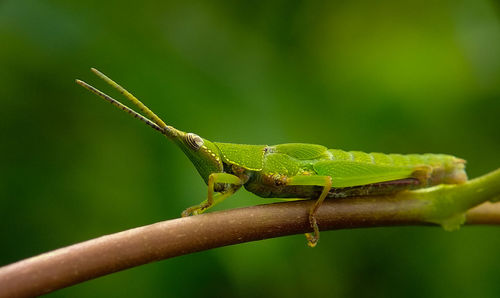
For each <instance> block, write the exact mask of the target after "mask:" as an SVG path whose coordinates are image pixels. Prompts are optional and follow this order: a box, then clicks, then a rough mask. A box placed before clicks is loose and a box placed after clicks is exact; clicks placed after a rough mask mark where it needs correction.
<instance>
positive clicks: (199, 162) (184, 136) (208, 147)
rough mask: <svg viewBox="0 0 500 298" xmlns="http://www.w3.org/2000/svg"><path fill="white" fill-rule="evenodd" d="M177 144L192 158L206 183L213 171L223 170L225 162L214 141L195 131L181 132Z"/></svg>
mask: <svg viewBox="0 0 500 298" xmlns="http://www.w3.org/2000/svg"><path fill="white" fill-rule="evenodd" d="M175 142H176V143H177V145H178V146H179V147H180V148H181V150H182V151H183V152H184V153H185V154H186V156H187V157H188V158H189V160H191V162H192V163H193V165H194V166H195V167H196V170H198V173H200V175H201V177H202V178H203V180H205V183H207V184H208V176H210V174H212V173H220V172H223V169H224V167H223V163H222V158H221V156H220V152H219V149H218V148H217V146H215V145H214V144H213V143H212V142H210V141H209V140H207V139H204V138H202V137H200V136H198V135H196V134H194V133H190V132H189V133H184V132H182V133H181V134H179V136H178V137H177V139H176V140H175Z"/></svg>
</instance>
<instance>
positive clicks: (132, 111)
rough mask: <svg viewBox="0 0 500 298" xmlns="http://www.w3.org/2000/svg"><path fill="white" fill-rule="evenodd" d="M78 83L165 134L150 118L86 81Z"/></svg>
mask: <svg viewBox="0 0 500 298" xmlns="http://www.w3.org/2000/svg"><path fill="white" fill-rule="evenodd" d="M76 83H77V84H78V85H80V86H82V87H84V88H85V89H87V90H89V91H91V92H93V93H95V94H97V95H98V96H99V97H101V98H103V99H104V100H106V101H108V102H110V103H111V104H112V105H114V106H115V107H117V108H119V109H120V110H123V111H125V112H127V113H129V114H130V115H132V116H133V117H134V118H137V119H139V120H141V121H142V122H144V123H146V124H147V125H149V126H151V127H152V128H153V129H156V130H157V131H159V132H161V133H163V134H164V133H165V129H163V128H161V127H160V126H158V125H157V124H156V123H154V122H153V121H151V120H149V119H148V118H146V117H144V116H142V115H141V114H139V113H137V112H136V111H134V110H132V109H131V108H129V107H127V106H126V105H124V104H122V103H121V102H119V101H118V100H116V99H114V98H112V97H111V96H109V95H107V94H106V93H104V92H102V91H99V90H98V89H96V88H94V87H92V86H91V85H89V84H87V83H85V82H84V81H81V80H76Z"/></svg>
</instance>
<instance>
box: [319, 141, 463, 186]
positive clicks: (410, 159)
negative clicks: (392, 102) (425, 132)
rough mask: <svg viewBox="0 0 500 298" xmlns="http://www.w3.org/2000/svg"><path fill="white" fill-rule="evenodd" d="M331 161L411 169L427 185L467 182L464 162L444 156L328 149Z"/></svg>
mask: <svg viewBox="0 0 500 298" xmlns="http://www.w3.org/2000/svg"><path fill="white" fill-rule="evenodd" d="M328 152H329V153H330V158H331V160H351V161H356V162H361V163H368V164H379V165H388V166H395V167H411V168H415V170H416V171H419V170H421V171H423V172H424V174H425V175H427V177H426V178H427V182H428V184H429V185H436V184H441V183H445V184H456V183H463V182H465V181H466V180H467V174H466V173H465V160H463V159H460V158H457V157H455V156H452V155H446V154H432V153H427V154H406V155H403V154H383V153H365V152H361V151H343V150H338V149H328Z"/></svg>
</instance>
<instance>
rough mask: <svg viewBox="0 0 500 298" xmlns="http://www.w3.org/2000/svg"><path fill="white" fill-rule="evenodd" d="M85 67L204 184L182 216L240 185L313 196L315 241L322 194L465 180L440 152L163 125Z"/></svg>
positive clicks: (263, 192)
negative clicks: (223, 135)
mask: <svg viewBox="0 0 500 298" xmlns="http://www.w3.org/2000/svg"><path fill="white" fill-rule="evenodd" d="M92 71H93V72H94V73H95V74H96V75H97V76H98V77H100V78H101V79H103V80H104V81H105V82H106V83H108V84H109V85H111V86H112V87H114V88H115V89H117V90H118V91H119V92H120V93H121V94H123V95H124V96H125V97H126V98H127V99H129V100H130V101H131V102H132V103H133V104H134V105H135V106H136V107H137V108H138V109H139V110H140V111H141V112H142V114H139V113H138V112H136V111H134V110H132V109H131V108H129V107H128V106H126V105H124V104H122V103H120V102H119V101H117V100H115V99H113V98H112V97H110V96H109V95H107V94H105V93H103V92H101V91H99V90H98V89H96V88H94V87H92V86H91V85H89V84H87V83H85V82H83V81H80V80H76V82H77V83H78V84H79V85H81V86H83V87H85V88H86V89H88V90H90V91H91V92H93V93H95V94H97V95H98V96H100V97H101V98H103V99H105V100H106V101H108V102H110V103H111V104H112V105H114V106H115V107H117V108H119V109H121V110H123V111H125V112H127V113H129V114H130V115H132V116H133V117H134V118H137V119H139V120H141V121H142V122H144V123H146V124H147V125H149V126H150V127H152V128H153V129H155V130H157V131H159V132H160V133H162V134H163V135H164V136H166V137H167V138H168V139H170V140H172V141H173V142H174V143H176V144H177V145H178V146H179V147H180V149H181V150H182V151H183V152H184V153H185V154H186V155H187V157H188V158H189V159H190V160H191V162H192V163H193V165H194V166H195V167H196V169H197V170H198V173H199V174H200V175H201V177H202V178H203V180H204V181H205V183H206V184H207V185H208V195H207V199H206V200H205V201H203V202H201V203H200V204H198V205H195V206H192V207H189V208H187V209H186V210H184V211H183V212H182V216H189V215H196V214H200V213H202V212H204V211H206V210H207V209H209V208H211V207H213V206H215V205H216V204H218V203H220V202H222V201H223V200H225V199H227V198H228V197H230V196H231V195H232V194H234V193H235V192H236V191H237V190H239V189H240V188H241V187H242V186H244V187H245V189H247V190H248V191H250V192H252V193H254V194H256V195H258V196H260V197H264V198H295V199H315V200H316V202H315V203H314V204H313V205H312V207H311V209H310V210H309V222H310V225H311V228H312V231H313V232H312V233H307V234H306V237H307V241H308V245H309V246H311V247H314V246H315V245H316V243H317V242H318V239H319V228H318V224H317V220H316V213H317V211H318V209H319V208H320V206H321V204H322V203H323V201H324V200H325V199H326V198H343V197H352V196H371V195H382V194H393V193H396V192H399V191H403V190H409V189H418V188H425V187H430V186H433V185H438V184H458V183H464V182H465V181H466V180H467V175H466V173H465V161H464V160H463V159H460V158H457V157H454V156H451V155H444V154H408V155H402V154H382V153H364V152H360V151H343V150H338V149H328V148H327V147H324V146H321V145H315V144H301V143H290V144H281V145H274V146H268V145H245V144H231V143H219V142H212V141H209V140H207V139H205V138H202V137H200V136H198V135H196V134H194V133H186V132H183V131H181V130H178V129H176V128H174V127H172V126H170V125H167V124H165V122H164V121H163V120H161V119H160V118H159V117H158V116H157V115H156V114H155V113H153V112H152V111H151V110H150V109H149V108H148V107H146V106H145V105H144V104H143V103H142V102H141V101H139V100H138V99H137V98H136V97H135V96H134V95H132V94H131V93H129V92H128V91H127V90H125V89H124V88H123V87H121V86H120V85H118V84H117V83H116V82H114V81H113V80H111V79H110V78H108V77H107V76H106V75H104V74H103V73H101V72H99V71H98V70H96V69H94V68H92Z"/></svg>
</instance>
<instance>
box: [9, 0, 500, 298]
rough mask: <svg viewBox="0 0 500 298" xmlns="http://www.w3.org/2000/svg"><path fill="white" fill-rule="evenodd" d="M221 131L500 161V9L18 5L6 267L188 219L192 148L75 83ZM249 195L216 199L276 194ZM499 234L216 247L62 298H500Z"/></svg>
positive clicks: (12, 25)
mask: <svg viewBox="0 0 500 298" xmlns="http://www.w3.org/2000/svg"><path fill="white" fill-rule="evenodd" d="M90 67H96V68H98V69H100V70H101V71H103V72H104V73H106V74H107V75H109V76H110V77H112V78H113V79H115V80H116V81H118V82H119V83H121V84H122V85H123V86H125V87H126V88H128V89H129V90H130V91H131V92H133V93H134V94H135V95H137V96H138V97H139V98H140V99H142V100H143V101H144V102H145V103H146V104H147V105H149V106H150V107H151V109H152V110H154V111H155V112H157V114H159V116H160V117H162V118H164V119H165V120H166V122H167V123H169V124H171V125H174V126H176V127H178V128H179V129H182V130H185V131H191V132H195V133H197V134H199V135H201V136H203V137H205V138H207V139H210V140H213V141H223V142H234V143H250V144H277V143H284V142H307V143H317V144H322V145H326V146H328V147H330V148H341V149H346V150H362V151H368V152H372V151H376V152H377V151H379V152H386V153H389V152H396V153H424V152H435V153H449V154H453V155H456V156H460V157H462V158H465V159H467V160H468V165H467V167H468V173H469V176H470V177H476V176H478V175H481V174H484V173H486V172H488V171H490V170H493V169H495V168H497V167H499V166H500V156H499V149H500V133H499V128H500V5H499V3H498V2H493V1H487V0H478V1H472V0H470V1H409V2H404V3H401V2H400V1H395V0H394V1H260V2H254V1H221V0H219V1H157V2H156V1H135V2H131V3H126V2H114V1H56V0H54V1H15V0H3V1H1V2H0V84H1V88H0V100H1V103H2V107H1V109H0V115H1V116H0V131H1V144H0V167H1V176H0V217H1V219H2V220H1V225H0V237H1V238H2V243H1V246H0V265H5V264H8V263H11V262H14V261H17V260H20V259H23V258H26V257H30V256H33V255H36V254H39V253H42V252H46V251H49V250H52V249H55V248H59V247H62V246H66V245H69V244H73V243H76V242H80V241H84V240H87V239H91V238H94V237H98V236H101V235H104V234H108V233H114V232H118V231H121V230H124V229H129V228H133V227H137V226H141V225H146V224H151V223H154V222H158V221H162V220H166V219H171V218H175V217H178V216H179V214H180V212H181V211H182V210H183V209H184V208H186V207H187V206H191V205H193V204H196V203H198V202H200V201H201V200H202V199H203V198H204V197H205V196H206V186H205V185H204V183H203V181H202V180H201V179H200V177H198V174H197V173H196V171H195V169H194V167H193V166H192V165H191V164H190V163H189V161H188V159H187V158H186V157H184V156H183V154H182V152H181V151H180V150H178V148H176V147H175V145H173V144H171V143H169V142H168V141H167V140H166V139H164V138H162V137H161V136H160V135H159V134H158V133H157V132H155V131H153V130H152V129H149V128H147V127H146V126H145V125H144V124H142V123H139V122H138V121H136V120H133V119H131V118H130V117H129V116H128V115H126V114H125V113H121V112H119V111H118V110H116V109H114V108H113V107H111V106H110V105H109V104H106V103H104V102H103V101H102V100H100V99H99V98H97V97H96V96H94V95H92V94H90V93H89V92H88V91H86V90H84V89H83V88H81V87H79V86H78V85H76V84H75V83H74V79H75V78H80V79H83V80H86V81H87V82H89V83H91V84H93V85H95V86H97V87H99V88H101V89H103V90H104V91H107V92H108V93H110V94H111V95H115V96H116V97H117V98H122V97H120V96H117V92H114V91H113V90H111V89H110V88H109V87H107V86H105V84H104V83H103V82H101V81H99V80H98V79H97V78H96V77H95V76H94V75H93V74H92V73H91V72H90V71H89V68H90ZM266 202H269V200H265V199H260V198H257V197H256V196H254V195H252V194H250V193H248V192H246V191H244V190H243V191H240V192H239V193H237V194H236V195H235V196H234V197H233V198H232V199H230V200H228V201H227V202H226V203H224V204H221V206H218V207H217V209H227V208H234V207H238V206H248V205H253V204H263V203H266ZM499 276H500V229H499V228H497V227H465V228H462V229H461V230H460V231H458V232H453V233H449V232H444V231H443V230H441V229H439V228H435V227H401V228H377V229H365V230H344V231H334V232H324V233H322V239H321V242H320V244H319V245H318V247H317V248H315V249H310V248H308V247H307V245H306V241H305V239H304V237H303V236H302V235H297V236H292V237H284V238H280V239H270V240H265V241H259V242H255V243H247V244H241V245H236V246H232V247H225V248H220V249H214V250H211V251H206V252H202V253H197V254H192V255H187V256H183V257H179V258H176V259H171V260H167V261H162V262H158V263H154V264H149V265H146V266H141V267H138V268H134V269H131V270H127V271H124V272H120V273H116V274H112V275H110V276H106V277H103V278H99V279H96V280H93V281H89V282H86V283H83V284H80V285H77V286H73V287H70V288H67V289H64V290H61V291H58V292H55V293H53V294H51V296H52V297H89V296H95V294H99V295H100V296H129V297H133V296H136V297H139V296H140V297H158V296H160V295H166V296H169V297H192V296H194V295H204V296H208V297H209V296H214V297H215V296H216V297H232V296H241V297H255V296H257V295H260V296H276V295H285V296H289V297H305V296H319V295H323V296H325V295H328V296H340V297H345V296H369V297H387V296H404V297H422V296H425V297H459V296H467V297H470V296H474V297H498V296H499V295H500V279H499Z"/></svg>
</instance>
